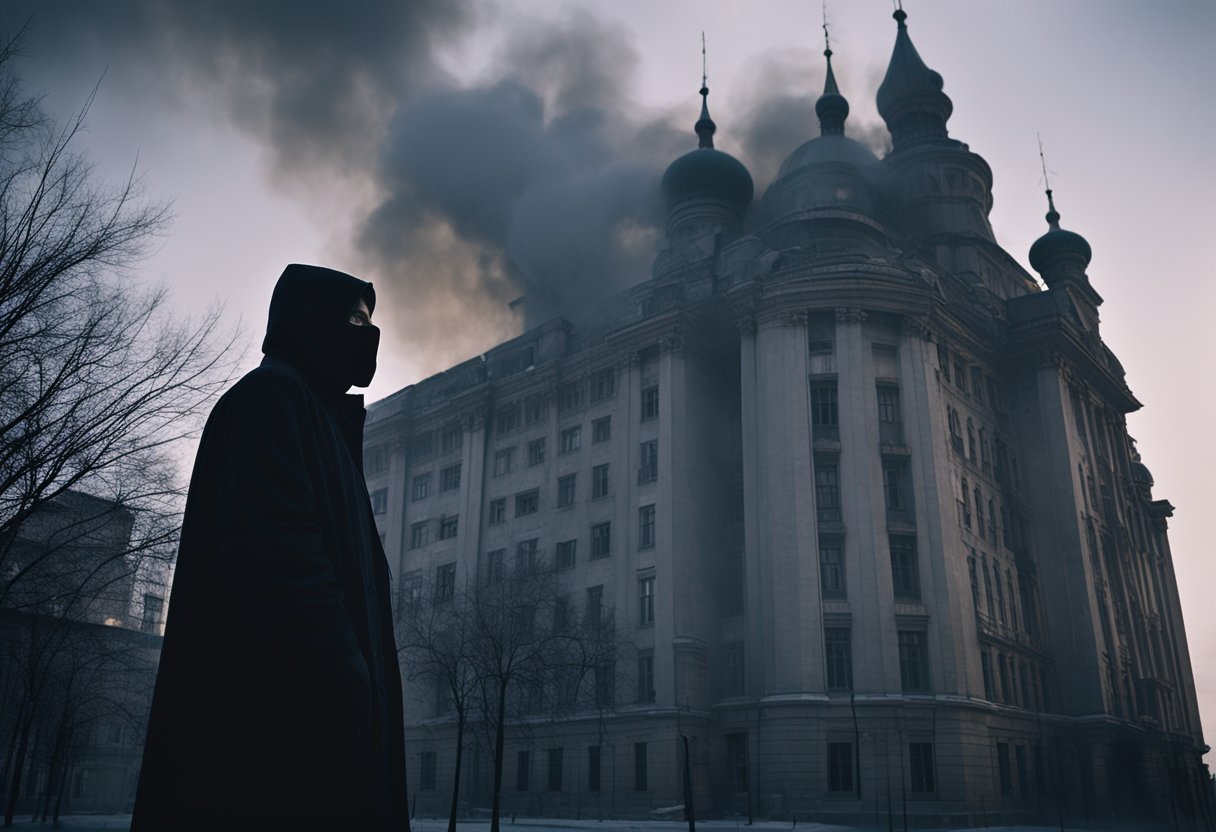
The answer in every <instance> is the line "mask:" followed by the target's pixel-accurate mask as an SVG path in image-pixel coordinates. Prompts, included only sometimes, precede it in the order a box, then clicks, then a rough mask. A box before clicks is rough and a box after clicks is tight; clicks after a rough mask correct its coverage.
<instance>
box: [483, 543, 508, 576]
mask: <svg viewBox="0 0 1216 832" xmlns="http://www.w3.org/2000/svg"><path fill="white" fill-rule="evenodd" d="M506 557H507V550H506V549H495V550H493V551H492V552H486V581H488V582H489V583H492V584H497V583H502V579H503V578H505V577H506V574H507V569H506V565H505V561H506Z"/></svg>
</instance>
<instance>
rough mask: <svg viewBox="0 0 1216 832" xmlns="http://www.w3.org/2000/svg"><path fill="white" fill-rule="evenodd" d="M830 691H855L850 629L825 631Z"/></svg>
mask: <svg viewBox="0 0 1216 832" xmlns="http://www.w3.org/2000/svg"><path fill="white" fill-rule="evenodd" d="M823 645H824V659H825V661H826V663H827V671H828V690H852V689H853V644H852V632H851V631H850V630H849V628H848V627H826V628H825V629H824V631H823Z"/></svg>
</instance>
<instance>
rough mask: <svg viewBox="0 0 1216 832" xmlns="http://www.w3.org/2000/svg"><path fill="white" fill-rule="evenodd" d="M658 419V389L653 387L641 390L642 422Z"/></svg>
mask: <svg viewBox="0 0 1216 832" xmlns="http://www.w3.org/2000/svg"><path fill="white" fill-rule="evenodd" d="M657 418H659V387H658V385H657V384H656V385H654V386H651V387H647V388H645V389H644V390H642V421H643V422H647V421H650V420H651V419H657Z"/></svg>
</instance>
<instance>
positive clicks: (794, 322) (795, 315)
mask: <svg viewBox="0 0 1216 832" xmlns="http://www.w3.org/2000/svg"><path fill="white" fill-rule="evenodd" d="M809 318H810V313H809V312H807V311H806V310H805V309H796V310H794V311H791V312H786V313H785V314H784V315H782V316H781V323H782V324H783V325H784V326H801V327H805V326H806V322H807V320H808V319H809Z"/></svg>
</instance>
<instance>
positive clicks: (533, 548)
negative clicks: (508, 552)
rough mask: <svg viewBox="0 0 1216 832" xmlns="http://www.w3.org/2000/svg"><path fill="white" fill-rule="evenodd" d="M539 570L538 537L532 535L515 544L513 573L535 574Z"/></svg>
mask: <svg viewBox="0 0 1216 832" xmlns="http://www.w3.org/2000/svg"><path fill="white" fill-rule="evenodd" d="M539 571H540V539H539V538H536V537H533V538H530V539H528V540H521V541H519V543H517V544H516V545H515V574H516V575H535V574H536V573H537V572H539Z"/></svg>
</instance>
